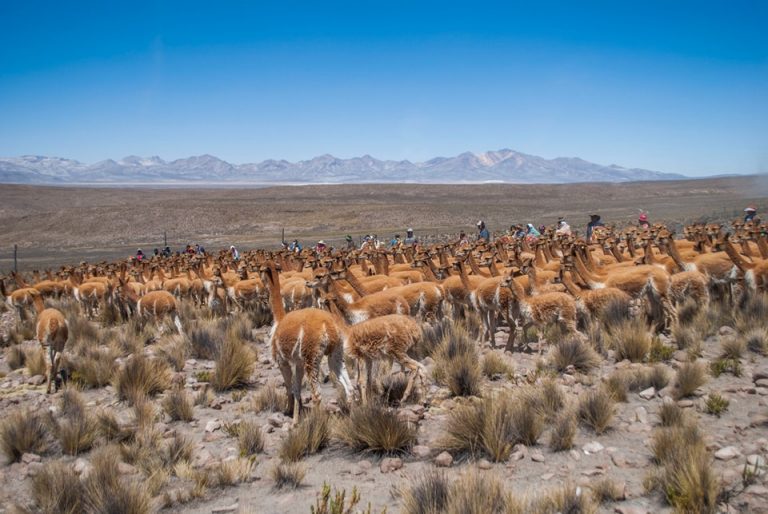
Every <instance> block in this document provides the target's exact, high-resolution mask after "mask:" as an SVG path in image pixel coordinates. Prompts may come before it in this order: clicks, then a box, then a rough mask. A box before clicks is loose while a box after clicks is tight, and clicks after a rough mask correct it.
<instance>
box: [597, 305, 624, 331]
mask: <svg viewBox="0 0 768 514" xmlns="http://www.w3.org/2000/svg"><path fill="white" fill-rule="evenodd" d="M630 319H631V314H630V312H629V306H628V305H627V304H626V302H622V301H617V300H613V301H611V302H610V303H609V304H608V305H606V306H605V308H604V309H603V310H602V311H601V312H600V321H601V322H602V323H603V325H604V326H605V328H606V330H607V331H608V332H609V333H611V332H613V331H614V330H617V329H618V330H621V326H622V325H624V324H625V323H626V322H627V321H629V320H630Z"/></svg>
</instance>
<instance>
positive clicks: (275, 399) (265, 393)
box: [250, 381, 288, 412]
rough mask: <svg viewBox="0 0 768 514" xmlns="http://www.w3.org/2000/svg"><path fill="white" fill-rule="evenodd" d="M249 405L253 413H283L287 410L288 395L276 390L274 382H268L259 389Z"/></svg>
mask: <svg viewBox="0 0 768 514" xmlns="http://www.w3.org/2000/svg"><path fill="white" fill-rule="evenodd" d="M250 403H251V408H252V409H253V410H254V411H255V412H263V411H265V410H266V411H270V412H285V411H287V410H288V395H286V393H285V391H283V390H282V389H278V388H277V385H276V384H275V382H274V381H270V382H268V383H267V384H266V385H265V386H264V387H262V388H261V389H259V391H258V392H257V393H256V394H255V395H254V396H253V397H252V399H251V402H250Z"/></svg>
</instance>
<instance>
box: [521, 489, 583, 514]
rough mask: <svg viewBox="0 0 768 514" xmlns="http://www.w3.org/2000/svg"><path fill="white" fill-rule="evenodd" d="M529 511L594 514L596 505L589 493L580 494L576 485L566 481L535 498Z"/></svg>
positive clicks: (548, 513)
mask: <svg viewBox="0 0 768 514" xmlns="http://www.w3.org/2000/svg"><path fill="white" fill-rule="evenodd" d="M531 511H533V512H541V513H546V514H550V513H555V512H563V513H565V512H573V513H576V512H578V513H583V514H594V513H595V512H597V507H596V506H595V504H594V502H593V501H592V497H591V495H589V494H581V493H580V491H579V489H578V488H577V487H576V486H574V485H573V484H570V483H566V484H563V485H562V486H560V487H557V488H555V489H551V490H549V491H547V492H546V493H544V494H542V495H540V496H539V497H538V498H536V500H535V502H534V506H533V508H532V509H531Z"/></svg>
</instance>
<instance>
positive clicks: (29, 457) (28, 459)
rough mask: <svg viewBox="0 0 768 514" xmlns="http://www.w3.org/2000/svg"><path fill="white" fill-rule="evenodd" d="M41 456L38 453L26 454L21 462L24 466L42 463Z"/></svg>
mask: <svg viewBox="0 0 768 514" xmlns="http://www.w3.org/2000/svg"><path fill="white" fill-rule="evenodd" d="M40 460H41V459H40V456H39V455H37V454H36V453H25V454H24V455H22V456H21V462H23V463H24V464H31V463H33V462H40Z"/></svg>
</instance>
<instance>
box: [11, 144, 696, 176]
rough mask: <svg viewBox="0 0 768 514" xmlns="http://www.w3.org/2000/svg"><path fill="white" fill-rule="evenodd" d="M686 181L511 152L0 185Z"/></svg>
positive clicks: (152, 170)
mask: <svg viewBox="0 0 768 514" xmlns="http://www.w3.org/2000/svg"><path fill="white" fill-rule="evenodd" d="M684 178H686V177H685V176H683V175H678V174H673V173H662V172H658V171H650V170H644V169H637V168H624V167H622V166H618V165H615V164H611V165H608V166H604V165H601V164H595V163H592V162H588V161H585V160H583V159H579V158H577V157H558V158H556V159H544V158H543V157H537V156H535V155H527V154H524V153H520V152H516V151H514V150H509V149H503V150H498V151H490V152H483V153H472V152H465V153H462V154H460V155H457V156H455V157H435V158H434V159H430V160H428V161H425V162H411V161H407V160H403V161H393V160H379V159H374V158H373V157H371V156H370V155H364V156H362V157H354V158H351V159H339V158H337V157H334V156H332V155H327V154H326V155H321V156H319V157H315V158H314V159H310V160H305V161H298V162H289V161H285V160H273V159H269V160H266V161H262V162H259V163H251V164H231V163H229V162H226V161H224V160H221V159H219V158H218V157H214V156H213V155H200V156H193V157H188V158H186V159H176V160H173V161H165V160H163V159H161V158H160V157H138V156H135V155H131V156H128V157H124V158H123V159H120V160H117V161H115V160H112V159H107V160H105V161H100V162H97V163H95V164H84V163H82V162H79V161H76V160H72V159H64V158H60V157H44V156H33V155H24V156H21V157H11V158H0V183H6V184H52V185H55V184H59V185H69V184H78V185H87V184H92V185H109V184H115V185H118V184H137V185H138V184H150V185H152V184H157V185H184V184H227V183H231V184H254V185H271V184H350V183H393V182H400V183H403V182H404V183H442V184H446V183H448V184H450V183H489V182H500V183H517V184H542V183H544V184H563V183H574V182H627V181H639V180H674V179H684Z"/></svg>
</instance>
